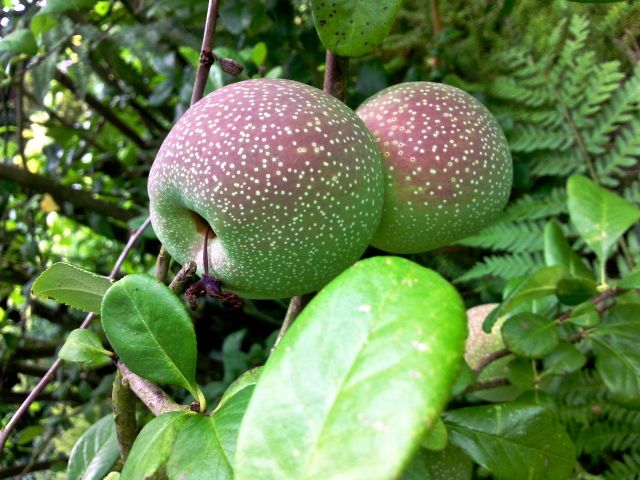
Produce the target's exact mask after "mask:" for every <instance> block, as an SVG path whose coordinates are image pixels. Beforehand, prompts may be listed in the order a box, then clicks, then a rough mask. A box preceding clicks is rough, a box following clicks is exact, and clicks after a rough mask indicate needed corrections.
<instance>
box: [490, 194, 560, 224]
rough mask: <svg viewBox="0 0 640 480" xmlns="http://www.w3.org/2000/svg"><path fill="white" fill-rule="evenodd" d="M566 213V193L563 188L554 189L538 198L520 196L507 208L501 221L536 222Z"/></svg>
mask: <svg viewBox="0 0 640 480" xmlns="http://www.w3.org/2000/svg"><path fill="white" fill-rule="evenodd" d="M566 211H567V197H566V192H565V190H564V189H563V188H555V189H553V190H551V191H550V192H546V193H544V195H540V196H534V195H524V196H522V197H521V198H519V199H518V200H516V201H515V202H513V203H512V204H511V205H509V206H508V207H507V209H506V211H505V212H504V214H503V216H502V219H501V221H505V220H537V219H539V218H548V217H553V216H556V215H560V214H562V213H566Z"/></svg>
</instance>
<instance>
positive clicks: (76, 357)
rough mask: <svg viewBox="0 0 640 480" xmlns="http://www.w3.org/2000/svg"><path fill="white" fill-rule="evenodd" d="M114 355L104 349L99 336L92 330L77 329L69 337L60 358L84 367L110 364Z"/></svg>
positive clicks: (59, 354)
mask: <svg viewBox="0 0 640 480" xmlns="http://www.w3.org/2000/svg"><path fill="white" fill-rule="evenodd" d="M111 355H112V353H111V352H110V351H109V350H106V349H105V348H103V346H102V343H100V339H99V338H98V336H97V335H96V334H95V333H94V332H92V331H91V330H87V329H85V328H76V329H75V330H72V331H71V333H70V334H69V336H68V337H67V339H66V341H65V342H64V345H62V348H61V349H60V351H59V352H58V357H60V358H61V359H62V360H65V361H67V362H74V363H80V364H82V365H84V366H89V367H91V366H100V365H104V364H105V363H108V362H109V359H110V356H111Z"/></svg>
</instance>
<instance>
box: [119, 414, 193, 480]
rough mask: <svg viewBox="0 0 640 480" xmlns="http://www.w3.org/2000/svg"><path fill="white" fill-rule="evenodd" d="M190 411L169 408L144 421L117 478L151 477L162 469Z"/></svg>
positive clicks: (135, 478) (123, 479) (136, 478)
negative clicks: (169, 410)
mask: <svg viewBox="0 0 640 480" xmlns="http://www.w3.org/2000/svg"><path fill="white" fill-rule="evenodd" d="M193 415H194V414H191V413H185V412H169V413H165V414H164V415H160V416H159V417H156V418H154V419H153V420H151V421H150V422H149V423H147V424H146V425H145V426H144V428H143V429H142V431H141V432H140V434H139V435H138V437H137V438H136V441H135V442H134V444H133V447H132V448H131V452H129V456H128V457H127V461H126V462H125V464H124V468H123V469H122V474H121V475H120V480H141V479H146V478H152V476H153V475H155V474H156V473H157V472H158V471H161V470H162V469H164V468H165V467H166V463H167V461H168V460H169V455H170V454H171V450H172V449H173V445H174V443H175V441H176V437H177V436H178V432H179V431H180V429H181V428H182V426H183V425H184V424H185V422H186V421H187V420H189V419H190V418H191V417H192V416H193ZM190 446H191V448H192V449H196V450H195V451H197V446H196V445H191V444H190ZM192 453H193V451H192ZM153 478H155V477H153Z"/></svg>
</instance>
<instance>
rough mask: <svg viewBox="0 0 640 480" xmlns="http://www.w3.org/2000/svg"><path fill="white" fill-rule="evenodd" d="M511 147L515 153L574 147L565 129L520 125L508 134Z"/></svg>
mask: <svg viewBox="0 0 640 480" xmlns="http://www.w3.org/2000/svg"><path fill="white" fill-rule="evenodd" d="M507 136H508V139H509V145H510V147H511V149H512V150H513V151H514V152H523V153H527V152H535V151H536V150H565V149H567V148H569V147H570V146H571V145H572V140H571V139H569V138H567V134H566V132H565V131H564V129H561V130H558V129H546V128H540V127H538V126H537V125H531V124H526V125H519V126H517V127H516V128H514V129H513V130H512V131H511V132H508V135H507Z"/></svg>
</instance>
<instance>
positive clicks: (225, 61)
mask: <svg viewBox="0 0 640 480" xmlns="http://www.w3.org/2000/svg"><path fill="white" fill-rule="evenodd" d="M218 62H220V68H222V71H223V72H226V73H228V74H229V75H233V76H234V77H237V76H238V75H240V74H241V73H242V70H243V68H244V67H243V66H242V64H241V63H240V62H236V61H235V60H232V59H230V58H220V57H218Z"/></svg>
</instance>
